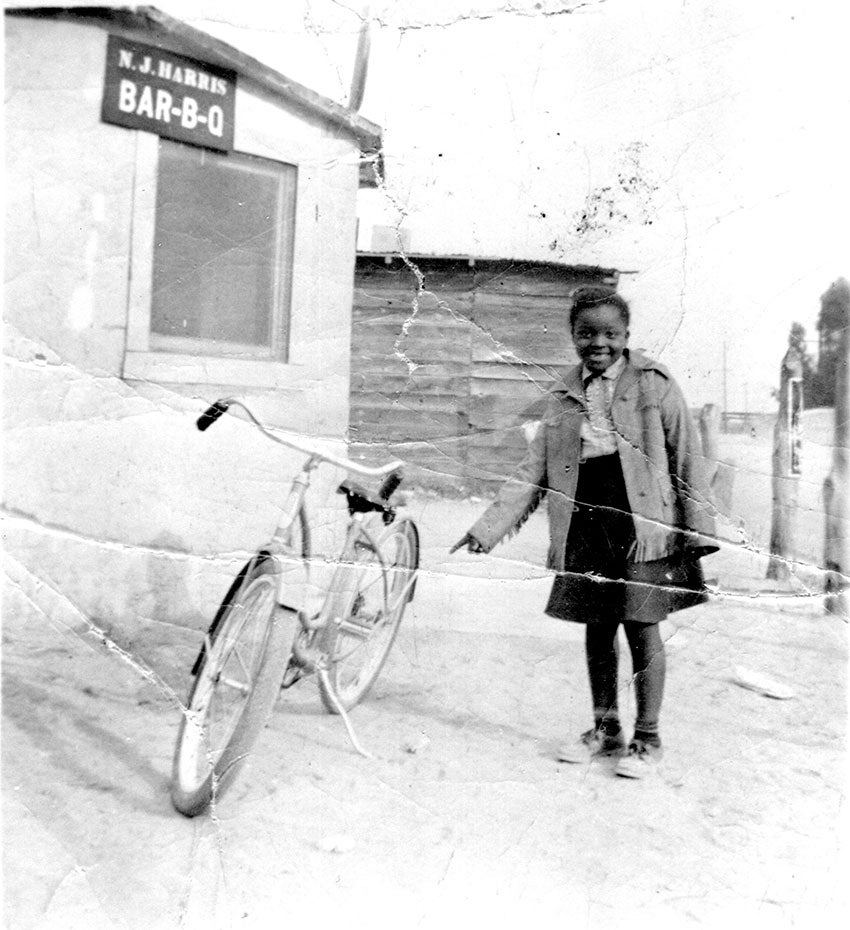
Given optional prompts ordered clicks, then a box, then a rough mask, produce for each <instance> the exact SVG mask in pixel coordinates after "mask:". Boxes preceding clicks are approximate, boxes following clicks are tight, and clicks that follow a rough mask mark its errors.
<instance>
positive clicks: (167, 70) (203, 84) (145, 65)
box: [118, 48, 227, 96]
mask: <svg viewBox="0 0 850 930" xmlns="http://www.w3.org/2000/svg"><path fill="white" fill-rule="evenodd" d="M118 67H119V68H126V69H127V70H129V71H137V72H138V73H139V74H143V75H154V76H156V77H158V78H162V79H163V80H165V81H173V82H174V83H175V84H182V85H183V86H184V87H196V88H197V89H198V90H205V91H207V92H209V93H211V94H220V95H221V96H225V95H226V94H227V81H225V80H224V79H223V78H219V77H214V76H213V75H211V74H207V73H206V72H205V71H199V70H196V69H195V68H189V67H181V66H180V65H175V64H173V63H172V62H170V61H165V60H163V59H161V58H160V59H159V60H158V61H157V63H156V67H154V60H153V58H152V57H151V56H150V55H144V56H142V57H141V58H140V59H138V60H137V59H136V57H135V55H134V53H133V52H131V51H129V50H128V49H125V48H122V49H121V51H120V53H119V59H118Z"/></svg>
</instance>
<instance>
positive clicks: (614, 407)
mask: <svg viewBox="0 0 850 930" xmlns="http://www.w3.org/2000/svg"><path fill="white" fill-rule="evenodd" d="M629 319H630V313H629V306H628V304H627V303H626V301H625V300H623V298H622V297H620V295H619V294H617V293H616V292H615V291H613V290H612V289H610V288H601V287H590V288H581V289H579V290H578V291H576V293H575V294H574V296H573V304H572V307H571V309H570V329H571V332H572V337H573V342H574V344H575V347H576V350H577V352H578V355H579V359H580V363H579V364H578V365H577V366H576V367H575V368H574V369H572V371H570V372H569V373H568V374H567V376H566V378H565V379H564V381H562V382H559V383H558V384H556V385H555V386H554V387H553V389H552V391H551V393H550V395H549V398H548V404H547V409H546V413H545V415H544V418H543V422H542V423H541V426H540V429H538V431H537V433H536V435H535V436H534V438H533V439H532V441H531V443H530V445H529V449H528V453H527V455H526V457H525V459H524V461H523V463H522V464H521V465H520V467H519V469H518V471H517V473H516V474H515V475H514V477H513V478H511V479H509V480H508V481H507V482H506V483H505V484H504V485H503V486H502V488H501V490H500V492H499V495H498V497H497V499H496V501H495V502H494V503H493V504H492V505H491V506H490V507H489V508H488V509H487V511H486V512H485V513H484V515H483V516H482V517H481V518H480V519H479V520H478V521H477V522H476V523H475V524H474V525H473V526H472V528H471V529H470V530H469V532H468V533H467V534H466V535H465V536H464V537H463V538H462V539H461V540H460V542H458V543H457V544H456V545H455V546H454V547H453V549H452V550H451V551H452V552H454V551H455V550H457V549H459V548H461V547H462V546H466V547H467V548H468V549H469V551H470V552H489V551H490V550H491V549H492V548H493V547H494V546H495V545H496V543H498V542H499V541H500V540H501V539H502V538H503V537H505V536H506V535H508V534H510V533H512V532H514V531H515V530H517V529H518V528H519V527H520V526H521V525H522V523H523V522H524V521H525V520H526V519H527V518H528V516H529V515H530V514H531V512H532V511H533V510H534V509H535V508H536V507H537V505H538V504H539V503H540V501H541V499H542V498H543V496H544V494H548V504H549V506H548V510H549V532H550V549H549V559H548V564H549V567H550V568H552V569H554V570H555V571H556V573H557V574H556V576H555V581H554V584H553V586H552V592H551V594H550V596H549V602H548V604H547V606H546V613H547V614H549V615H550V616H552V617H556V618H558V619H562V620H572V621H574V622H576V623H584V624H585V625H586V631H585V651H586V657H587V669H588V677H589V679H590V691H591V697H592V703H593V726H592V727H591V729H589V730H588V731H587V732H585V733H583V734H582V735H581V736H580V737H579V738H578V740H577V741H576V742H572V743H568V744H566V745H565V746H563V747H562V748H561V749H560V750H559V751H558V759H559V760H560V761H562V762H574V763H580V762H587V761H590V760H591V759H593V758H594V757H596V756H608V755H617V756H620V758H619V761H618V763H617V767H616V770H615V771H616V772H617V774H618V775H621V776H623V777H627V778H640V777H642V776H643V775H644V774H645V773H646V772H647V771H650V770H651V769H652V767H653V764H654V763H655V762H657V761H658V759H659V758H660V756H661V738H660V736H659V730H658V721H659V714H660V711H661V701H662V697H663V692H664V676H665V656H664V645H663V643H662V640H661V636H660V633H659V628H658V624H659V623H660V621H662V620H663V619H665V618H666V616H667V614H668V613H670V612H671V611H674V610H679V609H681V608H683V607H688V606H691V605H693V604H695V603H701V602H702V601H704V600H705V599H706V596H705V594H704V592H703V584H702V573H701V571H700V568H699V562H698V559H699V558H700V557H701V556H703V555H707V554H709V553H711V552H714V551H716V550H717V548H718V547H717V546H716V545H715V543H714V540H713V537H714V520H713V517H712V508H711V506H710V504H709V503H708V493H707V488H706V484H705V478H704V473H703V472H704V468H703V459H702V455H701V451H700V447H699V442H698V439H697V433H696V429H695V427H694V424H693V420H692V418H691V415H690V411H689V410H688V407H687V404H686V403H685V399H684V397H683V395H682V392H681V390H680V389H679V386H678V385H677V384H676V382H675V381H674V380H673V378H672V377H671V376H670V373H669V372H668V371H667V369H666V368H665V367H664V366H663V365H660V364H659V363H658V362H655V361H653V360H652V359H649V358H646V357H645V356H643V355H642V354H640V353H639V352H630V351H629V349H628V348H627V345H628V340H629ZM621 625H622V626H623V628H624V630H625V634H626V639H627V642H628V644H629V649H630V652H631V658H632V668H633V675H634V684H635V692H636V698H637V720H636V722H635V727H634V734H633V737H632V739H631V741H630V742H629V743H628V746H627V744H626V741H625V739H624V737H623V733H622V728H621V724H620V716H619V708H618V685H617V666H618V629H619V627H620V626H621Z"/></svg>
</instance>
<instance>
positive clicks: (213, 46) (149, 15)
mask: <svg viewBox="0 0 850 930" xmlns="http://www.w3.org/2000/svg"><path fill="white" fill-rule="evenodd" d="M4 12H5V13H6V14H11V15H15V16H30V17H34V18H36V17H37V18H47V17H56V18H61V19H71V20H73V19H81V20H84V19H97V18H103V19H109V18H111V17H115V16H116V14H118V15H123V16H125V17H126V16H129V17H131V18H135V19H138V20H140V21H142V22H144V23H146V24H148V25H149V26H151V27H153V29H154V31H161V32H164V33H167V34H169V35H172V36H174V37H175V38H177V39H180V40H181V41H182V42H184V43H185V44H186V45H187V46H190V47H191V49H192V50H193V51H194V52H195V53H196V54H199V55H201V56H204V55H205V56H206V57H208V58H209V57H211V58H213V59H214V61H213V62H212V63H213V64H219V65H222V66H224V67H227V68H230V69H232V70H234V71H236V72H238V73H240V74H244V75H245V76H246V77H248V78H250V79H251V80H252V81H254V82H256V83H257V84H259V85H260V86H261V87H263V88H265V89H266V90H269V91H271V92H272V93H274V94H276V95H277V96H279V97H281V98H282V99H283V100H285V101H287V102H288V103H290V104H292V105H293V106H294V107H295V108H296V109H300V110H302V111H305V112H307V113H309V114H311V115H313V116H318V117H320V118H322V119H325V120H327V121H329V122H331V123H333V124H334V125H336V126H339V127H340V128H341V129H344V130H345V131H346V132H348V133H349V134H350V135H352V136H353V137H354V138H355V139H356V140H357V142H358V144H359V146H360V149H361V151H362V152H363V154H365V155H376V154H378V153H379V152H380V150H381V145H382V136H381V127H380V126H378V125H377V124H376V123H373V122H371V121H370V120H368V119H366V118H365V117H363V116H360V115H359V114H358V113H356V112H354V111H353V110H349V109H348V108H347V107H345V106H343V105H342V104H340V103H337V102H336V101H334V100H331V99H330V98H329V97H324V96H322V95H321V94H318V93H316V91H314V90H310V88H309V87H305V86H304V85H303V84H299V83H298V81H294V80H292V79H291V78H288V77H286V75H284V74H281V73H280V72H279V71H275V69H274V68H272V67H270V66H269V65H266V64H263V62H261V61H259V60H258V59H256V58H254V57H253V56H251V55H249V54H247V53H246V52H242V51H240V50H239V49H237V48H235V47H234V46H232V45H230V44H229V43H227V42H224V41H223V40H222V39H217V38H216V37H215V36H212V35H210V34H209V33H206V32H203V31H202V30H200V29H196V28H195V27H194V26H190V25H189V24H188V23H185V22H183V21H182V20H179V19H175V18H174V17H173V16H170V15H169V14H167V13H163V12H162V10H159V9H157V8H156V7H154V6H147V5H139V6H135V5H115V6H96V5H92V6H80V7H73V6H72V7H61V6H57V7H37V6H36V7H14V6H10V7H7V8H5V9H4Z"/></svg>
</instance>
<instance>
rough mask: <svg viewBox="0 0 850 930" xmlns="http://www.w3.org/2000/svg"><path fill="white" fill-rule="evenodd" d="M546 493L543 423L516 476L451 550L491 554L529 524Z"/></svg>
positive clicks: (510, 479)
mask: <svg viewBox="0 0 850 930" xmlns="http://www.w3.org/2000/svg"><path fill="white" fill-rule="evenodd" d="M545 493H546V427H545V424H543V425H541V427H540V428H539V429H538V430H537V432H536V433H535V435H534V436H533V438H532V440H531V442H530V443H529V445H528V451H527V452H526V454H525V458H524V459H523V460H522V462H521V464H520V465H519V467H518V468H517V470H516V472H515V474H514V475H513V477H511V478H509V479H508V480H507V481H506V482H505V483H504V484H503V485H502V487H501V489H500V490H499V493H498V496H497V497H496V500H495V501H494V502H493V503H492V504H491V505H490V506H489V507H488V508H487V510H485V511H484V513H483V514H482V516H481V517H480V518H479V519H478V520H477V521H476V522H475V524H474V525H473V526H472V527H470V530H469V532H468V533H467V534H466V535H465V536H464V537H463V539H461V540H460V542H459V543H457V545H456V546H455V547H454V548H453V549H452V550H451V551H452V552H454V551H455V550H457V549H459V548H461V547H462V546H467V548H469V550H470V552H489V551H490V550H491V549H492V548H493V547H494V546H495V545H496V543H498V542H499V541H500V540H501V539H503V538H504V537H505V536H508V535H510V534H511V533H514V532H516V531H517V530H518V529H519V528H520V527H521V526H522V524H523V523H525V521H526V520H527V519H528V518H529V517H530V516H531V514H532V513H534V511H535V510H536V509H537V506H538V505H539V503H540V501H541V500H542V499H543V495H544V494H545ZM473 545H477V548H473Z"/></svg>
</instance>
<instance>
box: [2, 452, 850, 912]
mask: <svg viewBox="0 0 850 930" xmlns="http://www.w3.org/2000/svg"><path fill="white" fill-rule="evenodd" d="M762 446H763V444H762ZM761 453H762V457H763V453H764V448H763V447H762V448H761ZM752 454H753V455H754V456H755V458H754V460H755V459H758V456H757V455H755V453H754V452H753V453H752ZM754 474H755V472H754ZM754 481H755V479H754ZM756 485H758V486H760V488H761V493H762V495H763V494H764V492H765V488H764V483H763V482H755V484H754V486H756ZM744 486H745V487H746V482H744ZM482 507H483V503H482V502H479V501H463V502H453V501H446V500H443V499H439V498H437V497H435V496H430V495H425V494H419V495H415V496H414V497H413V499H412V500H411V503H410V508H409V509H410V511H411V513H412V515H413V516H414V517H415V518H416V519H417V520H418V521H419V522H420V525H421V531H422V534H423V539H424V541H425V545H424V552H423V569H424V570H423V574H422V578H421V581H420V583H419V587H418V591H417V597H416V600H415V601H414V604H413V605H412V606H413V609H412V610H411V612H410V613H409V614H407V615H406V618H405V624H404V626H403V628H402V631H401V634H400V637H399V640H398V642H397V645H396V648H395V650H394V652H393V654H392V656H391V660H390V662H389V665H388V667H387V668H386V670H385V672H384V674H383V676H382V678H381V680H380V681H379V683H378V685H377V687H376V689H375V691H374V693H373V694H372V696H371V698H370V699H369V700H368V702H367V703H365V704H364V705H363V706H361V707H359V708H358V709H357V710H356V711H355V712H354V714H353V722H354V725H355V727H356V729H357V732H358V735H359V737H360V739H361V741H362V742H363V743H364V744H365V745H366V746H367V747H368V748H369V749H370V751H371V752H372V753H373V754H374V757H375V758H374V759H372V760H368V759H365V758H362V757H361V756H358V755H357V754H356V753H354V752H353V750H352V748H351V746H350V744H349V742H348V740H347V738H346V735H345V730H344V728H343V725H342V723H341V721H340V720H339V719H338V718H334V717H330V716H327V715H326V714H324V713H323V711H322V708H321V704H320V701H319V698H318V693H317V689H316V687H315V684H314V683H313V682H312V681H307V682H301V683H300V684H299V685H297V686H296V687H295V688H293V689H292V690H290V691H288V692H286V693H285V694H284V695H283V697H282V698H281V700H280V702H279V703H278V705H277V707H276V709H275V711H274V714H273V716H272V719H271V721H270V723H269V725H268V727H267V728H266V730H265V731H264V733H263V735H262V738H261V740H260V742H259V744H258V746H257V747H256V750H255V752H254V754H253V757H252V760H251V761H250V763H249V764H248V765H247V767H246V768H245V769H244V770H243V772H242V773H241V775H240V777H239V778H238V780H237V782H236V783H235V785H234V786H233V788H232V790H231V791H230V793H229V794H228V795H227V796H226V797H225V798H224V799H223V800H222V801H221V802H220V803H219V804H217V805H216V808H215V810H214V812H213V813H212V814H211V815H208V816H203V817H199V818H196V819H194V820H188V819H185V818H183V817H181V816H179V815H178V814H176V813H175V812H174V811H173V809H172V808H171V805H170V802H169V798H168V780H169V772H170V760H171V753H172V749H173V742H174V738H175V734H176V729H177V724H178V718H179V711H178V706H177V700H178V699H179V698H182V697H183V696H184V695H185V693H186V690H187V686H188V682H189V674H188V670H189V666H190V664H191V658H192V656H193V655H194V652H195V650H196V648H197V643H198V639H199V634H197V633H196V632H190V631H186V630H183V629H180V628H177V627H174V626H169V625H168V624H166V623H163V624H161V625H160V626H158V627H157V628H156V629H153V630H147V631H146V632H145V633H144V635H142V636H140V638H139V639H138V640H137V641H136V642H135V643H134V646H133V649H132V655H133V659H134V661H135V662H136V663H137V664H136V665H135V666H134V665H133V664H131V663H130V662H128V661H127V659H126V658H125V657H124V656H122V655H121V654H120V653H119V652H118V651H117V650H116V649H115V648H110V647H109V646H108V645H104V644H103V643H101V642H99V641H98V640H97V638H96V637H95V636H92V635H83V636H80V635H78V634H77V633H75V632H74V631H73V629H74V627H73V623H71V621H70V620H69V626H68V627H63V626H61V625H57V624H51V623H48V622H47V621H46V620H43V619H41V620H40V619H39V618H38V616H37V615H36V614H35V613H34V612H33V610H32V609H31V605H29V604H26V603H24V602H23V600H17V599H16V598H17V597H18V595H16V593H15V591H14V589H13V590H12V591H11V593H10V594H9V596H8V597H7V598H6V604H5V614H6V616H5V621H4V629H3V679H4V681H3V684H4V692H3V731H2V737H3V740H2V751H3V802H4V807H3V833H4V898H5V919H6V926H7V927H10V928H14V930H29V928H39V930H41V928H62V930H76V928H86V930H99V928H113V927H115V928H127V930H137V928H138V930H147V928H181V927H185V928H190V930H195V928H202V927H203V928H209V930H213V928H228V930H229V928H265V927H273V926H280V925H283V924H284V923H285V922H286V921H288V920H291V919H293V918H306V919H309V920H310V921H311V924H312V925H313V926H319V927H325V926H328V927H330V926H338V925H345V926H346V927H350V928H360V927H363V928H366V927H369V928H383V927H394V928H408V927H410V928H430V927H445V926H450V927H454V926H463V925H464V924H465V923H470V925H473V926H483V927H488V928H500V927H508V926H526V925H528V924H529V923H530V922H532V921H533V922H539V921H550V920H554V919H557V920H559V921H561V922H562V923H563V924H564V925H569V926H571V927H577V928H582V927H588V928H608V927H624V928H626V927H628V928H631V927H635V926H637V927H644V926H646V927H653V928H659V927H661V928H664V927H671V928H680V927H690V926H694V927H720V926H722V925H724V924H726V923H728V922H729V921H731V920H735V921H738V920H740V921H741V922H742V924H743V923H744V922H746V923H747V924H748V925H749V926H752V927H758V928H773V927H777V928H778V927H782V928H785V927H800V928H807V927H815V926H817V927H819V928H828V927H833V926H835V927H837V926H839V924H840V925H841V926H844V920H842V919H841V918H840V915H841V913H844V914H845V919H846V913H847V905H848V900H847V893H846V886H847V879H846V876H847V872H846V861H844V858H843V855H842V854H843V852H844V847H843V840H845V839H846V836H847V829H846V827H847V814H846V803H844V802H845V788H846V776H847V769H846V709H847V697H846V671H847V638H846V630H847V627H846V625H845V624H844V623H842V622H841V621H840V620H838V619H836V618H835V617H829V616H825V615H824V614H823V610H822V599H821V598H819V597H816V596H805V584H803V583H802V582H801V583H798V584H797V587H796V590H798V591H800V592H802V593H801V594H800V596H796V597H795V596H789V593H788V592H789V591H790V590H791V589H790V588H788V589H780V590H779V591H778V593H777V592H774V593H763V592H764V590H765V589H766V585H765V582H764V581H763V580H762V579H763V577H764V574H763V569H764V564H763V559H762V560H761V561H760V560H759V558H757V557H754V556H752V554H750V553H748V552H747V551H746V550H744V549H730V550H729V551H727V552H724V553H722V554H721V555H719V556H716V557H713V558H714V559H715V562H714V563H712V562H711V561H707V562H706V569H707V573H708V574H711V573H712V572H713V571H714V572H716V573H717V574H718V576H719V579H720V591H721V593H720V594H718V596H717V597H715V598H714V599H713V600H712V602H711V603H709V604H707V605H704V606H701V607H698V608H694V609H692V610H690V611H686V612H683V613H681V614H679V615H676V616H674V617H673V618H671V619H670V620H668V621H667V622H666V630H665V636H666V639H667V643H668V656H669V658H668V680H667V691H666V698H665V707H664V714H663V718H662V732H663V736H664V740H665V747H666V756H665V760H664V764H663V766H662V768H661V770H660V771H659V773H658V776H657V777H656V778H654V779H651V780H647V781H641V782H632V781H628V780H624V779H618V778H617V777H616V776H614V774H613V772H612V767H611V764H610V763H608V762H597V763H593V764H591V765H590V766H586V767H585V766H579V767H575V766H567V765H562V764H559V763H557V762H556V761H555V759H554V749H555V746H556V745H557V743H558V742H560V741H562V740H564V739H566V738H572V737H573V736H575V735H577V734H578V733H579V732H580V731H581V730H583V729H585V728H586V726H587V725H588V716H589V697H588V694H587V682H586V673H585V670H584V663H583V647H582V634H581V630H580V629H579V628H577V627H575V626H572V625H569V624H563V623H559V622H558V621H555V620H551V619H548V618H545V617H544V616H543V614H542V606H543V603H544V600H545V597H546V593H547V590H548V585H549V579H548V578H547V576H546V574H545V572H544V571H543V570H542V569H541V568H539V566H540V565H541V564H542V561H543V554H544V552H545V546H546V538H545V537H546V528H545V521H544V519H543V516H542V515H539V514H538V515H535V517H534V518H532V520H531V521H529V523H528V525H527V527H526V528H524V530H523V532H522V534H521V535H520V536H519V537H517V538H516V539H514V540H513V541H511V543H510V544H509V545H508V546H505V547H502V548H500V549H499V550H497V551H496V552H495V553H494V554H493V555H491V556H488V557H475V556H472V555H469V554H465V553H464V554H459V555H457V556H454V557H452V558H451V559H450V558H449V557H448V556H447V547H448V546H449V545H450V544H451V543H452V542H454V540H455V539H456V538H458V537H459V536H460V535H461V533H462V532H463V530H465V528H466V527H467V526H468V525H469V523H470V522H471V520H472V519H473V517H474V516H475V515H477V514H478V513H480V511H481V509H482ZM729 579H731V581H730V580H729ZM731 589H733V590H731ZM139 663H143V664H144V666H145V667H146V668H148V669H150V670H151V672H152V673H153V675H154V676H155V680H154V679H153V678H151V677H150V676H146V675H145V674H143V672H142V671H140V666H139ZM736 667H743V668H745V669H748V670H750V671H755V672H760V673H762V674H766V675H769V676H771V677H772V678H775V679H778V680H779V681H781V682H783V683H785V684H786V685H788V686H789V687H790V688H791V689H793V691H794V697H793V698H791V699H789V700H777V699H772V698H769V697H765V696H764V695H762V694H760V693H757V692H755V691H751V690H745V689H744V688H742V687H740V686H739V685H738V684H736V683H735V681H734V669H735V668H736ZM622 671H623V675H622V707H623V708H624V709H625V710H626V714H627V715H628V716H630V715H632V714H633V701H632V698H631V694H630V692H629V688H628V675H627V672H628V662H627V650H623V651H622ZM566 922H568V923H566Z"/></svg>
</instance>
